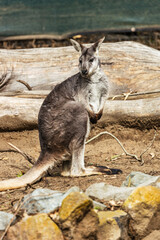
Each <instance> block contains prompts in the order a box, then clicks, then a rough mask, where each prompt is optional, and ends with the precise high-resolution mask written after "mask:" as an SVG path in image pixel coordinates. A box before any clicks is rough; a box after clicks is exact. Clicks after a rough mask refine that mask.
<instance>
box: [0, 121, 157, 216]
mask: <svg viewBox="0 0 160 240" xmlns="http://www.w3.org/2000/svg"><path fill="white" fill-rule="evenodd" d="M103 131H109V132H110V133H112V134H114V135H115V136H116V137H117V138H118V139H119V140H120V141H121V143H122V144H123V146H124V147H125V149H126V150H127V151H128V152H129V153H132V154H136V155H137V156H140V154H141V153H142V152H144V150H146V149H147V148H148V146H150V145H151V143H152V140H153V137H154V135H155V130H154V129H150V130H143V131H141V130H139V129H133V128H125V127H122V126H119V125H113V126H108V127H106V128H105V129H104V128H103V129H102V128H99V127H97V126H94V127H92V130H91V134H90V137H93V136H95V135H97V134H98V133H100V132H103ZM159 141H160V129H157V130H156V138H155V141H154V143H153V144H152V146H151V147H150V148H149V149H148V151H147V152H146V153H145V154H144V155H143V159H144V164H143V165H142V166H141V164H140V163H139V162H137V161H136V160H134V159H133V158H130V157H128V156H126V155H125V154H124V152H123V150H122V148H121V147H120V145H119V144H118V143H117V142H116V141H115V139H113V138H112V137H110V136H108V135H104V136H101V137H99V138H97V139H96V140H94V141H92V142H91V143H89V144H87V145H86V151H85V163H86V165H102V166H108V167H110V168H119V169H121V170H122V171H123V173H122V174H118V175H98V176H88V177H79V178H69V177H61V176H60V174H59V173H58V171H57V170H56V171H55V175H54V176H52V177H51V176H46V177H44V178H43V179H42V180H41V181H40V182H38V183H36V184H34V185H33V186H32V187H27V188H21V189H18V190H10V191H4V192H1V193H0V210H1V211H8V212H9V211H12V209H13V207H12V205H13V204H14V203H15V202H16V201H18V200H19V199H20V198H21V197H22V196H24V195H25V194H27V193H29V192H31V191H33V189H34V188H38V187H43V188H50V189H53V190H60V191H66V190H67V189H69V188H70V187H72V186H79V187H80V188H81V189H82V190H85V189H86V188H87V187H88V186H90V185H91V184H93V183H97V182H105V183H107V184H112V185H114V186H120V185H121V183H122V182H123V181H124V180H125V178H126V176H127V175H128V174H129V173H130V172H131V171H141V172H144V173H147V174H150V175H160V167H159V166H160V165H159V163H160V148H159ZM7 142H10V143H12V144H14V145H15V146H17V147H18V148H19V149H21V150H22V151H24V152H25V153H27V154H28V155H30V156H32V157H33V158H34V159H35V160H36V159H37V157H38V156H39V151H40V147H39V138H38V130H32V131H22V132H1V133H0V180H2V179H8V178H13V177H16V176H20V175H21V173H24V172H26V171H27V170H28V169H29V168H30V167H31V164H30V163H29V162H28V161H27V160H26V159H25V158H24V157H23V156H22V155H20V154H19V153H15V152H7V150H9V149H12V148H11V147H10V146H9V145H8V144H7ZM4 150H6V151H4Z"/></svg>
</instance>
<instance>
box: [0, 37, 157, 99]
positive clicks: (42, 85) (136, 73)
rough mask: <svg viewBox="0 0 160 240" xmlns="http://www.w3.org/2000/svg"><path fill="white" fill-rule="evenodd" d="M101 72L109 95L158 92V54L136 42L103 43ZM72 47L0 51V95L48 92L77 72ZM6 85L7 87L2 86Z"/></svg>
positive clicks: (75, 58)
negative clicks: (17, 92)
mask: <svg viewBox="0 0 160 240" xmlns="http://www.w3.org/2000/svg"><path fill="white" fill-rule="evenodd" d="M100 57H101V60H102V68H103V70H104V71H105V73H106V74H107V75H108V76H109V78H110V81H111V83H112V86H113V88H112V90H113V89H114V91H112V92H111V94H112V95H114V94H121V93H123V92H130V91H132V92H146V91H156V90H160V61H159V59H160V52H159V51H158V50H155V49H152V48H149V47H147V46H144V45H142V44H140V43H135V42H118V43H104V44H103V45H102V47H101V50H100ZM77 63H78V53H77V52H76V51H75V50H74V49H73V47H62V48H39V49H36V48H35V49H23V50H5V49H0V92H1V94H3V93H4V92H6V91H8V92H12V91H14V92H16V91H23V90H27V88H26V86H25V85H24V84H22V83H20V82H17V81H18V80H21V81H24V82H26V83H27V84H28V85H29V86H30V87H31V88H32V90H42V89H43V90H50V89H52V88H53V86H54V85H55V84H57V83H59V82H61V81H63V80H64V79H66V78H67V77H69V76H71V75H73V74H74V73H76V72H77V71H78V68H77ZM5 83H6V84H5Z"/></svg>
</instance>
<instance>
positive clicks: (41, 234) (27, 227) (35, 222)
mask: <svg viewBox="0 0 160 240" xmlns="http://www.w3.org/2000/svg"><path fill="white" fill-rule="evenodd" d="M22 239H24V240H36V239H37V240H43V239H47V240H53V239H54V240H64V238H63V235H62V232H61V230H60V229H59V227H58V226H57V225H56V224H55V223H54V222H53V221H52V220H51V219H50V218H49V217H48V215H47V214H45V213H41V214H37V215H35V216H28V215H27V216H26V217H24V218H23V219H22V220H21V221H20V222H18V223H17V224H15V225H14V226H12V227H10V229H9V231H8V233H7V240H22Z"/></svg>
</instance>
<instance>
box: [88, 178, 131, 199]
mask: <svg viewBox="0 0 160 240" xmlns="http://www.w3.org/2000/svg"><path fill="white" fill-rule="evenodd" d="M134 189H135V188H134V187H115V186H112V185H108V184H106V183H104V182H101V183H95V184H92V185H91V186H89V187H88V188H87V190H86V192H85V193H86V194H87V195H88V196H93V197H96V198H98V199H103V200H105V201H110V200H114V201H120V200H122V201H124V200H126V199H127V198H128V196H129V195H130V194H131V193H132V192H133V190H134Z"/></svg>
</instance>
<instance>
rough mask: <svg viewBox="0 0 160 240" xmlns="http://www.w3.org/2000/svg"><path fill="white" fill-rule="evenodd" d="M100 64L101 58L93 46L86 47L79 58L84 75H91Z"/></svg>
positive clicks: (80, 68) (81, 71)
mask: <svg viewBox="0 0 160 240" xmlns="http://www.w3.org/2000/svg"><path fill="white" fill-rule="evenodd" d="M98 66H99V59H98V57H97V56H96V55H95V51H94V50H93V47H90V48H84V49H83V50H82V54H81V56H80V58H79V70H80V73H81V74H82V76H84V77H87V76H91V75H92V74H93V73H94V72H95V70H96V69H97V68H98Z"/></svg>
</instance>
